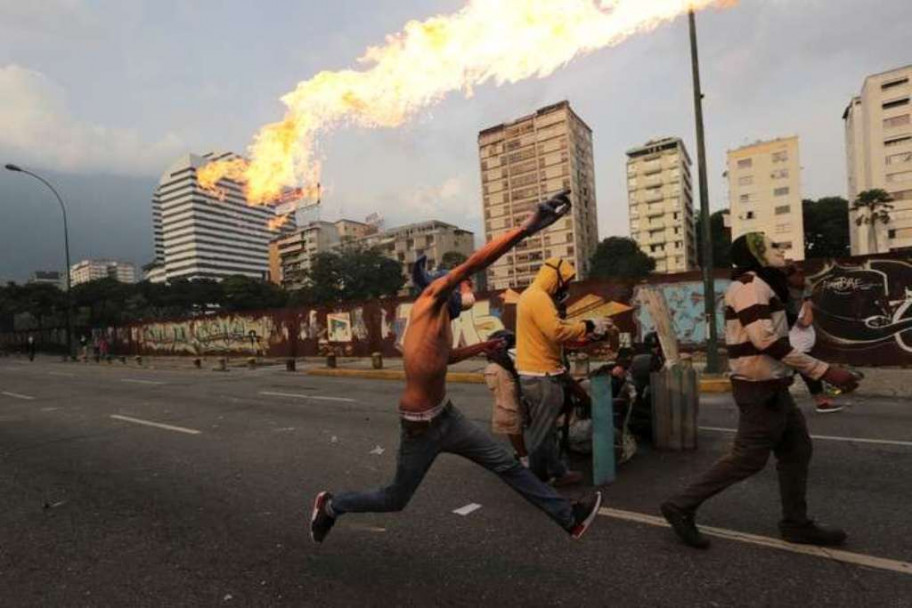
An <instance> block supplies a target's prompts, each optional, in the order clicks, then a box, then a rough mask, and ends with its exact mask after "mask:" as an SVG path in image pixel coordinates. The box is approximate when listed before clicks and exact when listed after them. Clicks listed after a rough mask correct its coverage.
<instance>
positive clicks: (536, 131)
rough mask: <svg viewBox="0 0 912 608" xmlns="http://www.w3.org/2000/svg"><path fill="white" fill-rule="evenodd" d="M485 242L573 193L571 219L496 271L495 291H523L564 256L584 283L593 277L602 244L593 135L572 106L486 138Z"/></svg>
mask: <svg viewBox="0 0 912 608" xmlns="http://www.w3.org/2000/svg"><path fill="white" fill-rule="evenodd" d="M478 155H479V159H480V162H481V185H482V200H483V209H484V221H485V238H486V240H488V241H490V240H491V239H492V238H494V237H495V236H497V235H499V234H502V233H504V232H506V231H508V230H511V229H513V228H515V227H516V226H519V225H520V224H522V222H523V221H525V220H526V218H528V217H529V215H530V213H531V212H532V211H533V210H534V208H535V206H536V205H537V204H538V203H539V202H541V201H543V200H545V199H547V198H548V197H550V196H552V195H554V194H556V193H558V192H560V191H561V190H562V189H564V188H570V189H571V190H572V193H571V195H570V198H571V201H572V203H573V209H572V211H571V213H570V214H569V215H568V216H567V217H565V218H563V219H561V220H560V221H558V222H557V223H555V224H554V225H552V226H550V227H549V228H548V229H546V230H544V231H543V232H541V233H539V234H536V235H534V236H532V237H530V238H528V239H526V240H525V241H523V242H522V243H520V244H519V245H517V246H516V247H515V248H514V249H513V250H512V251H510V252H509V253H508V254H507V255H505V256H503V257H501V258H500V259H499V260H497V261H496V262H494V264H493V265H492V266H491V267H490V268H488V273H487V279H488V287H489V288H490V289H505V288H507V287H518V288H522V287H525V286H527V285H528V284H529V283H531V282H532V279H533V278H535V274H536V272H538V269H539V267H540V266H541V264H542V263H543V262H544V261H545V260H546V259H547V258H549V257H552V256H559V257H563V258H565V259H567V260H568V261H570V262H572V263H573V264H574V266H576V269H577V277H578V278H581V279H582V278H586V276H587V275H588V273H589V258H590V257H591V256H592V254H593V253H594V252H595V248H596V246H597V245H598V215H597V211H596V200H595V172H594V169H593V158H592V130H591V129H590V128H589V127H588V126H587V125H586V123H584V122H583V121H582V119H580V117H579V116H577V115H576V113H575V112H574V111H573V110H572V109H571V108H570V104H569V103H568V102H567V101H562V102H560V103H557V104H554V105H550V106H547V107H544V108H541V109H540V110H538V111H536V112H535V113H533V114H529V115H528V116H523V117H522V118H519V119H517V120H514V121H512V122H509V123H504V124H500V125H497V126H494V127H490V128H488V129H485V130H483V131H481V132H480V133H479V134H478Z"/></svg>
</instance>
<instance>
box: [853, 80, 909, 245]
mask: <svg viewBox="0 0 912 608" xmlns="http://www.w3.org/2000/svg"><path fill="white" fill-rule="evenodd" d="M910 82H912V65H907V66H906V67H903V68H898V69H895V70H890V71H889V72H883V73H881V74H874V75H872V76H868V77H867V78H866V79H865V81H864V84H863V85H862V87H861V94H860V95H859V96H858V97H855V98H854V99H853V100H852V101H851V103H849V105H848V107H847V108H846V110H845V113H844V114H843V116H842V118H843V120H844V121H845V139H846V162H847V165H848V167H847V168H848V181H849V184H848V196H849V202H850V203H851V202H852V201H854V200H855V199H856V198H857V197H858V195H859V193H861V192H864V191H865V190H872V189H880V190H886V191H887V192H888V193H889V194H890V196H891V197H892V198H893V203H892V205H893V210H892V211H891V212H890V222H889V223H888V224H880V223H878V224H876V225H875V228H874V230H872V229H871V227H870V226H869V225H866V224H862V225H861V226H859V225H856V223H855V220H856V219H857V217H858V213H854V212H852V211H851V210H850V211H849V237H850V242H851V244H852V255H864V254H869V253H879V252H884V251H890V250H893V249H899V248H903V247H912V119H910V112H912V105H910V101H909V99H910V97H912V84H910ZM859 213H861V214H862V215H864V214H866V211H860V212H859Z"/></svg>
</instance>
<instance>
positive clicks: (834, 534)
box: [779, 521, 846, 547]
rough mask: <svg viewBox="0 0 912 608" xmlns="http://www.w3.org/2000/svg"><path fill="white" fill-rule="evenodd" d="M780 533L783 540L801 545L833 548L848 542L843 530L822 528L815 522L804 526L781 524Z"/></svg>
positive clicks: (809, 522)
mask: <svg viewBox="0 0 912 608" xmlns="http://www.w3.org/2000/svg"><path fill="white" fill-rule="evenodd" d="M779 532H780V533H781V534H782V538H783V539H785V540H787V541H788V542H790V543H798V544H801V545H818V546H821V547H833V546H835V545H841V544H842V543H844V542H845V540H846V533H845V532H844V531H843V530H840V529H839V528H832V527H830V526H822V525H819V524H816V523H814V522H813V521H808V522H807V523H805V524H802V525H795V524H789V523H784V522H783V523H780V524H779Z"/></svg>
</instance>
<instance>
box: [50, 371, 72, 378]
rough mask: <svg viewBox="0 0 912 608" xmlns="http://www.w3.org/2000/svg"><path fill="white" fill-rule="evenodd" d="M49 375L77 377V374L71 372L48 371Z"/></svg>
mask: <svg viewBox="0 0 912 608" xmlns="http://www.w3.org/2000/svg"><path fill="white" fill-rule="evenodd" d="M48 376H62V377H64V378H75V377H76V374H70V373H68V372H48Z"/></svg>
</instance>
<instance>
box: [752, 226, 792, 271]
mask: <svg viewBox="0 0 912 608" xmlns="http://www.w3.org/2000/svg"><path fill="white" fill-rule="evenodd" d="M748 236H749V237H750V238H749V239H748V241H747V246H748V248H749V249H750V252H751V254H753V256H754V257H755V258H756V259H757V261H758V262H760V264H761V265H763V266H766V267H768V268H785V267H786V266H787V265H788V264H787V263H786V261H785V253H784V252H783V251H782V249H780V248H779V247H778V246H777V245H776V244H774V243H773V241H771V240H770V238H769V237H768V236H766V235H765V234H763V233H760V232H755V233H752V234H750V235H748Z"/></svg>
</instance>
